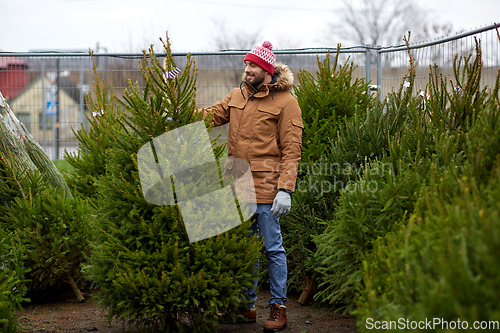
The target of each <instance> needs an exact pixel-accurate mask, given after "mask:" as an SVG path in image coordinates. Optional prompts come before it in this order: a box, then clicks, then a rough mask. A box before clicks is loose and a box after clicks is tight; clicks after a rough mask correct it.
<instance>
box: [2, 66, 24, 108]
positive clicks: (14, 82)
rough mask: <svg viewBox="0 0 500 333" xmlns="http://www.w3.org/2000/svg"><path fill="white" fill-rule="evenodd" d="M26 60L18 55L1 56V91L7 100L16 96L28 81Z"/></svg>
mask: <svg viewBox="0 0 500 333" xmlns="http://www.w3.org/2000/svg"><path fill="white" fill-rule="evenodd" d="M27 67H28V66H27V64H26V62H25V61H23V60H21V59H20V58H16V57H0V91H1V92H2V95H3V96H4V97H5V99H6V100H7V101H9V100H11V99H13V98H15V97H16V96H17V95H18V94H19V93H20V92H21V91H22V90H23V89H24V88H26V86H27V84H28V82H27V80H26V74H25V70H26V68H27Z"/></svg>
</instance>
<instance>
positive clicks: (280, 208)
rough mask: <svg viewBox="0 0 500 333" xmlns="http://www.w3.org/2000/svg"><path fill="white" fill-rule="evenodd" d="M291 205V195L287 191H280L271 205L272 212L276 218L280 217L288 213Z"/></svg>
mask: <svg viewBox="0 0 500 333" xmlns="http://www.w3.org/2000/svg"><path fill="white" fill-rule="evenodd" d="M291 207H292V197H291V195H290V194H289V193H287V192H285V191H278V193H277V194H276V197H275V198H274V201H273V206H272V207H271V214H273V216H274V217H276V218H280V217H281V216H283V215H285V214H287V213H288V212H289V211H290V208H291Z"/></svg>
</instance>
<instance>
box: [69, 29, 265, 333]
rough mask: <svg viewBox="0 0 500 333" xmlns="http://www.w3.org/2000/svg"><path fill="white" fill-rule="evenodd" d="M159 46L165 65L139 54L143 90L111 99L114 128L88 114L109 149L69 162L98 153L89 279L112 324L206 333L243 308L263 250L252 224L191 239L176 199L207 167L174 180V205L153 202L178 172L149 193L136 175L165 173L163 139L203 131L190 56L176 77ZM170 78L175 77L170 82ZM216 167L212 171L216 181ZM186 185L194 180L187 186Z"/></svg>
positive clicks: (86, 163) (85, 163)
mask: <svg viewBox="0 0 500 333" xmlns="http://www.w3.org/2000/svg"><path fill="white" fill-rule="evenodd" d="M164 45H165V51H166V55H165V59H164V60H165V61H164V65H163V64H162V63H161V61H160V60H159V59H158V58H157V57H156V55H155V53H154V51H153V48H151V49H150V52H149V54H146V52H144V60H143V62H141V64H140V65H141V71H142V75H143V78H144V82H145V87H144V89H140V88H139V86H138V85H134V84H132V83H130V85H129V88H128V89H127V90H126V91H125V95H124V100H123V101H117V100H116V99H114V98H111V99H110V100H111V101H113V103H116V104H115V105H114V106H113V107H112V108H113V110H117V111H116V112H117V113H118V114H121V115H123V118H122V119H116V118H115V120H114V122H113V124H120V126H101V125H100V124H101V122H104V121H108V118H106V111H104V114H103V116H104V117H101V116H97V117H94V118H95V122H96V123H95V124H94V125H96V126H99V129H98V130H96V131H95V132H94V133H97V132H98V131H100V133H101V134H100V135H102V136H103V137H108V138H113V140H112V141H108V142H107V146H106V150H105V152H103V151H102V150H100V151H98V150H92V149H87V150H86V151H85V152H84V155H82V156H80V159H81V161H80V162H81V163H80V162H78V161H77V160H75V161H74V162H75V163H72V164H73V166H74V167H75V168H76V169H78V168H88V167H91V166H90V163H91V162H90V161H91V160H92V159H93V157H92V155H93V154H97V155H98V156H96V160H98V161H99V162H101V161H103V165H104V170H103V171H101V172H102V173H101V174H100V175H98V174H97V173H96V175H95V177H93V179H92V182H93V184H95V186H96V189H97V192H96V201H95V202H96V205H97V212H96V214H95V219H94V220H93V221H92V223H93V225H92V229H93V230H94V231H95V233H94V235H93V245H92V254H91V259H90V261H91V263H90V267H89V272H90V278H91V279H92V280H93V281H94V282H95V283H96V284H97V285H99V287H100V290H101V292H100V304H101V305H102V306H104V307H106V308H107V309H108V310H109V318H110V319H112V318H120V319H125V320H128V321H130V322H131V323H132V324H134V325H141V326H145V327H148V329H154V330H157V331H160V332H182V331H189V332H209V331H214V330H215V328H216V326H217V324H218V321H219V317H218V316H217V313H219V312H222V311H224V310H225V309H228V308H237V307H238V306H239V304H240V303H241V302H242V301H243V302H244V300H242V298H244V297H243V290H245V289H247V288H248V287H250V286H251V285H252V282H253V280H254V279H255V278H256V274H257V273H256V271H255V269H254V265H255V261H256V258H257V256H258V253H259V250H260V249H261V246H262V244H261V243H260V242H258V241H257V240H256V239H255V237H250V236H249V233H248V231H247V229H248V227H249V221H246V222H244V223H242V224H241V226H239V227H237V228H234V229H232V230H229V231H227V232H222V233H220V234H217V235H215V236H213V237H208V238H205V237H203V232H199V231H196V232H195V233H194V234H195V236H199V237H198V238H197V241H193V239H190V237H191V238H192V236H193V234H188V232H187V228H188V226H187V221H186V214H184V213H185V209H188V208H193V207H190V206H189V205H188V206H189V207H187V208H185V207H183V210H182V213H181V208H180V206H181V204H183V202H182V200H181V198H182V197H183V196H184V195H186V194H193V189H198V190H199V189H200V188H203V187H204V186H205V185H206V184H208V183H209V180H208V178H207V177H205V176H206V174H207V172H205V171H203V170H201V171H200V170H195V171H196V172H194V171H193V170H188V171H189V172H184V174H183V176H184V180H188V181H187V182H185V183H184V184H179V183H176V186H175V192H173V199H174V201H175V200H177V201H175V202H174V203H173V204H172V203H171V202H170V204H161V203H159V202H155V200H160V201H161V199H163V200H166V199H165V198H162V191H167V189H169V188H171V187H170V186H171V185H172V182H173V181H174V180H175V179H178V178H179V176H178V175H177V174H175V175H173V176H172V177H166V178H165V179H163V180H162V182H160V183H158V184H156V185H155V186H151V188H149V190H148V191H147V193H146V196H145V194H144V193H143V190H144V188H143V187H141V185H144V184H143V183H144V182H143V179H142V178H141V175H142V174H144V172H145V173H148V172H150V173H154V172H155V170H154V169H155V167H158V168H168V167H169V165H168V163H169V162H168V161H167V160H166V159H163V157H162V155H161V154H160V151H161V149H168V148H169V147H160V146H159V143H158V142H159V141H161V140H160V139H161V138H164V135H169V134H170V133H174V132H175V131H176V130H178V129H179V130H180V129H182V128H186V126H188V125H191V124H195V123H198V124H200V123H199V122H200V121H201V117H202V113H198V112H196V110H197V108H196V104H195V94H196V87H195V83H196V76H197V69H196V68H195V66H194V61H193V59H192V58H191V56H189V55H188V56H187V62H186V65H185V68H184V69H183V70H182V72H180V70H178V69H177V66H176V64H175V62H174V59H173V57H172V54H171V49H170V43H169V40H168V37H167V40H166V42H165V43H164ZM178 72H180V74H179V75H177V76H176V75H175V74H176V73H178ZM166 73H171V74H172V73H173V75H172V76H170V77H167V76H166ZM95 104H96V105H97V104H98V102H97V101H96V102H95ZM108 109H109V106H108ZM118 109H121V110H118ZM109 118H110V117H109ZM206 123H207V124H208V123H209V119H207V120H206ZM201 124H202V123H201ZM92 139H93V138H92V137H91V136H84V135H80V136H79V140H80V145H81V146H89V145H91V143H89V142H87V140H92ZM178 139H179V140H181V136H179V137H178ZM153 142H155V143H154V145H153ZM152 147H155V149H156V150H155V149H152ZM141 148H142V149H143V150H141ZM205 148H207V147H205ZM208 148H211V149H212V150H213V155H214V157H215V158H216V159H218V158H223V156H222V154H223V151H224V150H223V147H221V146H217V145H216V140H210V141H209V147H208ZM148 149H149V150H148ZM144 150H146V151H151V158H152V159H153V160H154V162H156V163H152V164H151V169H148V167H147V166H146V167H145V166H144V164H141V163H142V160H141V157H140V156H142V155H141V151H144ZM181 153H182V152H179V154H181ZM184 153H185V152H184ZM172 155H174V154H172ZM193 155H197V154H193ZM170 157H172V158H174V157H175V156H168V158H170ZM192 157H193V158H194V157H196V156H192ZM101 158H102V159H101ZM181 162H182V161H180V162H179V163H181ZM184 162H186V161H184ZM181 164H182V163H181ZM141 166H142V168H141ZM213 166H214V165H212V166H211V167H213ZM218 166H219V164H215V170H216V173H217V176H218V174H219V167H218ZM211 170H213V168H212V169H211ZM141 172H142V173H141ZM156 172H157V171H156ZM175 177H177V178H175ZM79 181H87V180H85V179H83V178H80V180H77V182H76V183H78V182H79ZM189 181H193V183H191V186H188V185H189V184H188V183H189ZM221 182H222V181H221ZM193 184H196V186H192V185H193ZM211 185H212V186H213V184H211ZM82 188H83V187H82ZM219 188H220V186H219ZM146 197H147V198H148V200H146ZM203 200H204V201H203ZM203 200H202V199H200V201H203V204H205V205H210V204H213V207H217V205H216V204H215V203H216V201H217V199H216V198H210V194H209V195H205V196H203ZM151 202H153V203H151ZM155 203H156V204H155ZM204 207H206V206H204ZM219 207H220V206H219ZM195 208H196V207H195ZM198 208H200V207H198ZM228 209H229V208H228ZM210 213H211V214H219V215H220V216H223V215H224V214H225V213H226V212H225V208H222V209H220V210H217V211H212V212H210ZM205 215H206V214H204V213H201V210H198V211H196V209H193V213H192V214H191V218H194V220H195V221H196V220H197V219H199V223H200V225H201V224H202V222H203V221H204V219H205V217H206V216H205ZM210 227H212V226H210ZM202 229H205V230H204V231H206V228H202ZM195 238H196V237H195Z"/></svg>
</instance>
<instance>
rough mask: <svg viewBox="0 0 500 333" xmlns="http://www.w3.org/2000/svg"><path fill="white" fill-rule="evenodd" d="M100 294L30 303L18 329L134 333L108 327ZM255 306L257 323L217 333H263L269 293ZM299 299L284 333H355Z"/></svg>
mask: <svg viewBox="0 0 500 333" xmlns="http://www.w3.org/2000/svg"><path fill="white" fill-rule="evenodd" d="M97 292H98V291H92V292H86V293H84V295H85V296H86V301H85V302H83V303H78V302H77V301H76V298H75V297H74V294H73V295H72V294H70V293H68V294H65V295H64V297H62V298H61V299H59V300H57V301H55V302H51V303H34V302H33V303H29V304H26V305H24V308H23V310H18V312H17V315H18V322H19V328H21V329H22V330H23V331H24V332H26V333H30V332H44V333H49V332H50V333H66V332H75V333H76V332H105V333H124V332H130V333H134V332H135V331H134V330H133V329H131V328H130V327H129V326H127V325H126V324H124V323H120V322H116V321H113V322H112V323H111V325H108V322H107V319H106V312H105V311H103V310H102V309H101V308H99V307H98V306H97V304H96V302H95V299H93V297H92V296H93V295H95V294H96V293H97ZM258 296H259V297H258V299H257V302H256V306H257V323H253V324H223V325H220V326H219V328H218V330H217V333H236V332H238V333H250V332H262V331H263V330H262V326H263V325H264V322H265V321H266V319H267V317H268V316H269V309H264V308H265V307H266V306H267V300H268V299H269V292H266V291H260V292H259V294H258ZM298 297H299V295H295V294H292V295H289V299H290V301H289V302H288V303H287V304H286V305H287V316H288V327H287V328H286V329H285V330H284V332H285V333H286V332H297V333H306V332H307V333H320V332H324V333H326V332H331V333H334V332H356V331H357V330H356V325H355V324H356V321H355V318H354V317H351V316H345V315H341V314H338V313H335V312H333V311H331V310H327V309H325V308H321V307H318V306H317V305H315V304H313V305H309V306H302V305H300V304H299V303H298V302H297V300H298Z"/></svg>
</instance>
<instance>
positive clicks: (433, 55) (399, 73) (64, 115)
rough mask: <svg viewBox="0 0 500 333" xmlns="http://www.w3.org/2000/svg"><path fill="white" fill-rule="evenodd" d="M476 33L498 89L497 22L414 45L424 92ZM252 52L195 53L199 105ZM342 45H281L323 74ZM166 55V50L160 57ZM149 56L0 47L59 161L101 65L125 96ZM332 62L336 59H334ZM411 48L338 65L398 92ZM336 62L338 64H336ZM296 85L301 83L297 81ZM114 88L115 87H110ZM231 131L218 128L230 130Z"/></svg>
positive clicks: (4, 73) (4, 89)
mask: <svg viewBox="0 0 500 333" xmlns="http://www.w3.org/2000/svg"><path fill="white" fill-rule="evenodd" d="M474 38H477V39H478V40H481V49H482V54H483V63H484V65H483V73H482V83H483V85H487V86H489V87H491V86H492V85H493V84H494V82H495V78H496V75H497V72H498V69H499V68H500V52H499V46H500V40H499V37H498V32H497V30H496V29H495V25H492V26H488V27H484V28H481V29H477V30H473V31H469V32H466V33H462V34H459V35H456V36H453V37H447V38H443V39H439V40H435V41H431V42H426V43H420V44H412V45H410V48H409V49H410V52H411V53H412V56H413V57H414V58H415V59H416V63H417V73H416V75H417V77H416V80H415V82H416V87H417V89H422V90H425V87H426V84H427V82H428V78H429V72H430V70H429V65H433V64H436V65H437V66H438V68H439V71H440V73H442V74H443V75H445V76H446V77H448V76H450V78H451V76H452V75H453V59H454V57H455V55H457V54H458V55H459V56H462V55H464V56H465V55H468V54H471V53H474V51H475V50H474V49H475V42H474ZM247 52H248V51H246V50H245V51H220V52H203V53H201V52H200V53H191V55H192V57H193V59H194V60H195V62H196V67H197V68H198V80H197V97H196V103H197V106H198V107H200V108H201V107H207V106H209V105H211V104H213V103H214V102H216V101H217V100H219V99H222V98H224V96H225V95H226V94H227V93H228V92H229V91H230V90H231V89H232V88H233V87H237V86H239V84H240V82H241V79H242V74H243V68H244V66H243V61H242V59H243V56H244V55H245V54H246V53H247ZM336 52H337V48H336V47H332V48H330V49H328V48H324V49H293V50H276V51H275V54H276V58H277V61H278V62H282V63H285V64H287V65H288V66H289V67H290V68H291V69H292V71H293V73H294V75H295V77H296V78H297V74H298V73H299V72H300V71H309V72H310V73H312V74H315V73H316V70H317V60H318V59H319V60H320V61H321V60H323V59H324V58H325V57H326V56H327V55H328V54H331V57H332V58H333V57H334V56H335V53H336ZM186 55H187V53H174V60H175V62H176V64H177V66H178V67H179V68H183V66H184V65H185V63H186ZM156 56H157V57H158V58H159V59H160V61H161V60H162V57H164V56H165V54H161V53H159V54H156ZM143 57H144V55H143V54H142V53H137V54H123V53H94V54H93V61H94V63H93V61H92V58H91V57H90V54H88V53H84V52H66V53H61V52H43V53H41V52H37V53H35V52H27V53H7V52H0V92H1V93H2V94H3V96H4V97H5V98H6V99H7V100H8V103H9V105H10V106H11V108H12V110H13V111H14V113H16V115H17V117H18V118H19V120H20V121H22V122H23V123H24V125H25V126H26V127H27V129H28V130H29V131H30V132H31V133H32V134H33V136H34V137H35V138H36V139H37V140H38V142H39V143H40V144H41V145H42V147H44V149H45V150H46V151H47V153H48V154H49V156H50V157H51V158H53V159H62V158H63V157H64V151H65V150H66V151H68V152H72V153H74V152H75V151H77V149H78V142H77V140H76V138H75V135H74V133H73V130H77V129H79V128H81V127H82V126H84V127H86V126H88V125H87V124H86V118H85V116H84V112H85V111H86V106H85V100H84V95H85V94H87V93H88V92H91V93H92V92H93V82H94V81H95V74H94V65H95V68H96V73H97V76H98V77H99V79H100V80H101V79H102V80H104V81H105V84H106V86H108V87H112V89H113V93H114V95H116V96H117V97H118V98H120V97H121V96H123V91H124V89H126V88H127V87H128V86H129V82H131V83H134V84H135V83H137V84H138V85H139V87H141V85H142V82H143V80H142V74H141V71H140V66H139V60H141V59H143ZM332 60H333V59H332ZM408 61H409V58H408V49H407V48H406V46H398V47H381V46H377V47H372V46H370V45H365V46H360V47H352V48H341V49H340V50H339V64H340V65H344V64H346V63H349V64H350V63H353V64H354V65H355V66H356V69H355V70H354V75H353V76H354V77H353V78H354V79H356V78H363V79H366V81H368V82H371V84H372V86H373V89H374V90H377V89H378V90H379V92H380V96H381V98H383V97H384V96H385V95H386V94H387V93H388V92H389V91H391V90H393V89H398V88H399V86H400V85H401V84H402V81H403V80H404V78H405V75H406V73H407V70H408V68H409V62H408ZM332 63H333V61H332ZM295 84H298V80H297V79H296V81H295ZM108 89H109V88H108ZM223 132H224V129H222V130H220V131H219V133H223Z"/></svg>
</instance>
